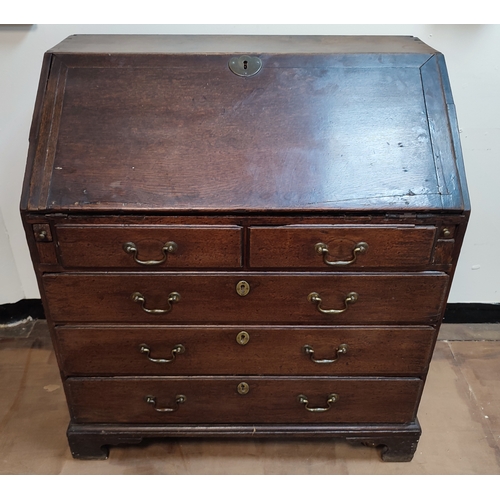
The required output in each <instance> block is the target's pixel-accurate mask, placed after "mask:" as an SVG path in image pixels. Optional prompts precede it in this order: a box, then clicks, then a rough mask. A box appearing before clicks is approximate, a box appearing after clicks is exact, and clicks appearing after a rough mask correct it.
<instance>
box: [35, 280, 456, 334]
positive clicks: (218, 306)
mask: <svg viewBox="0 0 500 500" xmlns="http://www.w3.org/2000/svg"><path fill="white" fill-rule="evenodd" d="M448 279H449V278H448V276H447V275H446V274H443V273H438V272H427V273H407V274H395V273H394V274H390V275H376V274H373V275H369V274H363V275H361V274H335V275H325V274H316V275H314V274H291V273H288V274H281V275H280V274H271V273H266V274H243V273H232V274H225V275H224V274H209V273H206V274H174V273H172V274H170V273H168V274H167V273H165V274H163V273H162V274H158V273H155V274H154V275H151V274H139V273H138V274H125V273H124V274H118V273H115V274H109V275H106V274H64V273H62V274H46V275H44V276H43V285H44V289H45V297H46V299H47V302H48V305H49V310H50V315H51V319H52V320H53V321H55V322H57V323H64V322H78V323H89V322H104V323H106V322H113V323H125V322H131V323H164V324H169V323H172V324H175V323H184V324H186V323H187V324H202V323H207V322H211V323H215V324H228V323H239V324H241V323H245V324H248V323H253V324H264V323H265V324H307V323H310V324H331V325H335V324H378V325H381V324H398V323H408V324H429V323H433V322H435V321H437V320H438V319H439V317H440V314H441V310H442V307H443V303H444V298H445V293H446V289H447V284H448ZM243 282H245V283H246V285H244V284H243ZM238 292H240V293H246V295H244V296H240V295H239V294H238ZM340 311H342V312H340Z"/></svg>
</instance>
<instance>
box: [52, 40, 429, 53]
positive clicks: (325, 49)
mask: <svg viewBox="0 0 500 500" xmlns="http://www.w3.org/2000/svg"><path fill="white" fill-rule="evenodd" d="M48 52H49V53H53V54H64V53H86V54H92V53H94V54H134V53H135V54H139V53H142V54H144V53H150V54H162V53H170V54H218V53H237V52H245V53H248V52H253V53H275V54H300V53H303V54H312V53H316V54H360V53H366V54H375V53H377V54H381V53H382V54H384V53H390V54H395V53H396V54H397V53H400V54H428V55H429V56H431V55H433V54H436V53H438V52H437V51H436V50H434V49H433V48H432V47H429V46H428V45H426V44H425V43H424V42H422V41H421V40H419V39H418V38H416V37H413V36H382V35H376V36H364V35H363V36H354V35H327V36H319V35H71V36H69V37H67V38H66V39H65V40H63V41H62V42H60V43H59V44H57V45H56V46H54V47H53V48H52V49H50V50H49V51H48Z"/></svg>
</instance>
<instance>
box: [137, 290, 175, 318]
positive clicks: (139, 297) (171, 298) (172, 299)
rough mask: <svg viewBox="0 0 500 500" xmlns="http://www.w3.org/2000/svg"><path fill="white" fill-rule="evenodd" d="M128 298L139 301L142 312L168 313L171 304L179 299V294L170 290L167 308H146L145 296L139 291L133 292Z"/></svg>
mask: <svg viewBox="0 0 500 500" xmlns="http://www.w3.org/2000/svg"><path fill="white" fill-rule="evenodd" d="M130 298H131V299H132V300H133V301H134V302H139V303H140V304H141V307H142V310H143V311H144V312H147V313H148V314H166V313H169V312H170V311H171V310H172V307H173V304H175V303H176V302H179V301H180V300H181V296H180V294H178V293H177V292H172V293H171V294H169V296H168V299H167V300H168V309H147V308H146V297H144V295H142V293H140V292H134V293H133V294H132V295H131V296H130Z"/></svg>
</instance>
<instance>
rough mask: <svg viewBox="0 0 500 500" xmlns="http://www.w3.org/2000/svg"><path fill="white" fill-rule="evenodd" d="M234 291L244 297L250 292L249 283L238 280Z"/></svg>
mask: <svg viewBox="0 0 500 500" xmlns="http://www.w3.org/2000/svg"><path fill="white" fill-rule="evenodd" d="M236 293H237V294H238V295H239V296H240V297H244V296H245V295H248V294H249V293H250V285H249V284H248V283H247V282H246V281H244V280H242V281H238V283H237V285H236Z"/></svg>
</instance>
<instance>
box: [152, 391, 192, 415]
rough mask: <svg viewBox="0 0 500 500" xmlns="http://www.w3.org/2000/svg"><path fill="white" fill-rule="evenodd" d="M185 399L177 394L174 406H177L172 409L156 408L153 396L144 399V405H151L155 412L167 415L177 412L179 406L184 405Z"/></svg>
mask: <svg viewBox="0 0 500 500" xmlns="http://www.w3.org/2000/svg"><path fill="white" fill-rule="evenodd" d="M186 399H187V398H186V396H184V395H183V394H178V395H177V396H175V404H176V405H177V406H175V407H174V408H156V398H155V397H154V396H146V397H145V398H144V400H145V401H146V403H148V404H150V405H153V407H154V409H155V410H156V411H159V412H161V413H169V412H173V411H177V410H178V409H179V405H180V404H182V403H185V402H186Z"/></svg>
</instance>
